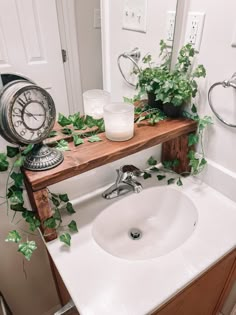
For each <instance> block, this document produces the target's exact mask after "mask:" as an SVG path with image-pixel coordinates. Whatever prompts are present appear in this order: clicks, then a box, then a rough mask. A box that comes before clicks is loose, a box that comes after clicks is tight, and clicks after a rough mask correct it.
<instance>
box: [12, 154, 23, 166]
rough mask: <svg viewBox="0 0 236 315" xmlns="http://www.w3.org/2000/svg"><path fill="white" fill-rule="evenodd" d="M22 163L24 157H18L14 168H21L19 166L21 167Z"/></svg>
mask: <svg viewBox="0 0 236 315" xmlns="http://www.w3.org/2000/svg"><path fill="white" fill-rule="evenodd" d="M24 161H25V157H24V156H22V155H19V156H18V158H17V160H16V161H15V162H14V166H15V167H21V166H23V164H24Z"/></svg>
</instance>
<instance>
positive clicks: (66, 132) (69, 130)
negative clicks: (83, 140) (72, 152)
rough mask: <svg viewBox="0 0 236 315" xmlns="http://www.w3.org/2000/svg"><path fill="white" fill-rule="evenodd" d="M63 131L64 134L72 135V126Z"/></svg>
mask: <svg viewBox="0 0 236 315" xmlns="http://www.w3.org/2000/svg"><path fill="white" fill-rule="evenodd" d="M61 132H62V133H63V134H64V135H71V134H72V129H70V128H63V129H62V130H61Z"/></svg>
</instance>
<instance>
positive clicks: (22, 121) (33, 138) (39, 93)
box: [8, 85, 56, 143]
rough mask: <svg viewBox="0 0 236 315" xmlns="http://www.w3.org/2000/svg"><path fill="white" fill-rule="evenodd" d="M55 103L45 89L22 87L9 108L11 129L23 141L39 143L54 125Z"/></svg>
mask: <svg viewBox="0 0 236 315" xmlns="http://www.w3.org/2000/svg"><path fill="white" fill-rule="evenodd" d="M55 115H56V113H55V105H54V102H53V100H52V98H51V96H50V95H49V94H48V93H47V91H45V90H44V89H42V88H40V87H38V86H35V85H32V86H28V87H24V88H23V89H20V90H19V91H18V92H17V93H16V94H15V97H14V98H13V101H12V102H11V106H9V109H8V119H9V123H10V129H11V131H12V133H13V134H14V137H16V139H17V140H18V141H19V142H21V143H38V142H40V141H42V140H43V139H45V138H46V137H47V135H48V133H49V132H50V130H51V129H52V128H53V126H54V122H55Z"/></svg>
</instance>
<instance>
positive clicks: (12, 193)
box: [7, 185, 24, 204]
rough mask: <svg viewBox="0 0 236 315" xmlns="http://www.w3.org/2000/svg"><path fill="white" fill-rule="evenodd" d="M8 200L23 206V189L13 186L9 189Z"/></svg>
mask: <svg viewBox="0 0 236 315" xmlns="http://www.w3.org/2000/svg"><path fill="white" fill-rule="evenodd" d="M7 198H8V199H9V200H10V202H11V204H23V203H24V199H23V189H22V188H19V187H17V186H15V185H12V186H11V187H10V188H8V193H7Z"/></svg>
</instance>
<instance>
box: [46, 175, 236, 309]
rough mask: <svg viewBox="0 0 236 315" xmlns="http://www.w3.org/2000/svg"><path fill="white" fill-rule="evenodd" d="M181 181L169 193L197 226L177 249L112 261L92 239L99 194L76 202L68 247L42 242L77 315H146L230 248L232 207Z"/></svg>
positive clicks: (235, 219)
mask: <svg viewBox="0 0 236 315" xmlns="http://www.w3.org/2000/svg"><path fill="white" fill-rule="evenodd" d="M183 182H184V186H182V187H178V186H177V185H171V188H173V189H177V190H180V191H182V192H183V193H184V194H186V195H187V196H188V197H189V198H190V199H191V200H192V201H193V202H194V204H195V205H196V207H197V211H198V216H199V217H198V224H197V227H196V229H195V231H194V232H193V234H192V235H191V236H190V238H189V239H188V240H187V241H186V242H185V243H184V244H182V245H181V246H180V247H178V248H177V249H175V250H173V251H172V252H170V253H169V254H167V255H165V256H161V257H157V258H154V259H149V260H142V261H131V260H130V261H129V260H125V259H121V258H118V257H114V256H112V255H110V254H108V253H107V252H106V251H104V250H103V249H102V248H100V247H99V246H98V245H97V243H96V242H95V241H94V240H93V238H92V234H91V228H92V223H93V220H94V219H95V217H96V216H97V215H98V214H99V213H100V212H101V211H102V210H103V209H104V208H105V207H106V206H108V205H110V204H111V201H108V200H105V199H103V198H102V197H101V190H99V191H95V192H94V193H93V194H91V195H90V196H86V197H85V198H84V197H83V198H81V199H80V200H77V201H78V203H77V205H76V206H75V208H76V210H77V214H76V216H77V217H75V220H76V221H77V225H78V228H79V233H77V234H74V235H73V237H72V245H71V247H70V248H66V247H65V246H63V245H61V243H60V242H59V241H58V240H56V241H53V242H50V243H47V248H48V250H49V252H50V254H51V256H52V259H53V261H54V263H55V264H56V266H57V268H58V271H59V272H60V274H61V277H62V279H63V281H64V283H65V285H66V287H67V289H68V291H69V293H70V295H71V298H72V299H73V301H74V303H75V305H76V307H77V309H78V311H79V313H80V315H111V314H112V315H145V314H151V313H152V312H153V311H154V310H155V309H157V308H159V307H160V306H161V305H162V304H164V303H165V302H166V301H167V300H169V299H170V298H171V297H173V296H174V295H175V294H176V293H177V292H179V291H180V290H182V289H183V288H184V287H186V286H187V285H188V284H189V283H190V282H192V281H193V280H194V279H196V278H197V277H199V275H200V274H202V273H203V272H205V271H206V270H207V269H208V268H209V267H211V266H212V265H213V264H215V263H216V262H217V261H218V260H220V259H221V258H222V257H223V256H224V255H226V254H227V253H229V252H230V251H232V250H233V249H235V246H236V203H234V202H233V201H231V200H230V199H228V198H226V197H225V196H223V195H222V194H220V193H219V192H217V191H215V190H214V189H212V188H210V187H209V186H207V185H205V184H201V183H200V184H199V183H196V182H195V181H194V180H193V179H191V178H190V179H185V180H183ZM142 184H143V186H144V188H145V187H149V186H153V185H163V184H162V183H161V184H160V183H159V182H158V181H157V179H156V178H153V179H150V180H146V181H142ZM123 198H125V196H124V197H123ZM116 200H118V199H114V200H113V201H112V202H116ZM156 202H157V203H158V200H156ZM68 220H71V217H70V218H68Z"/></svg>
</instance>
